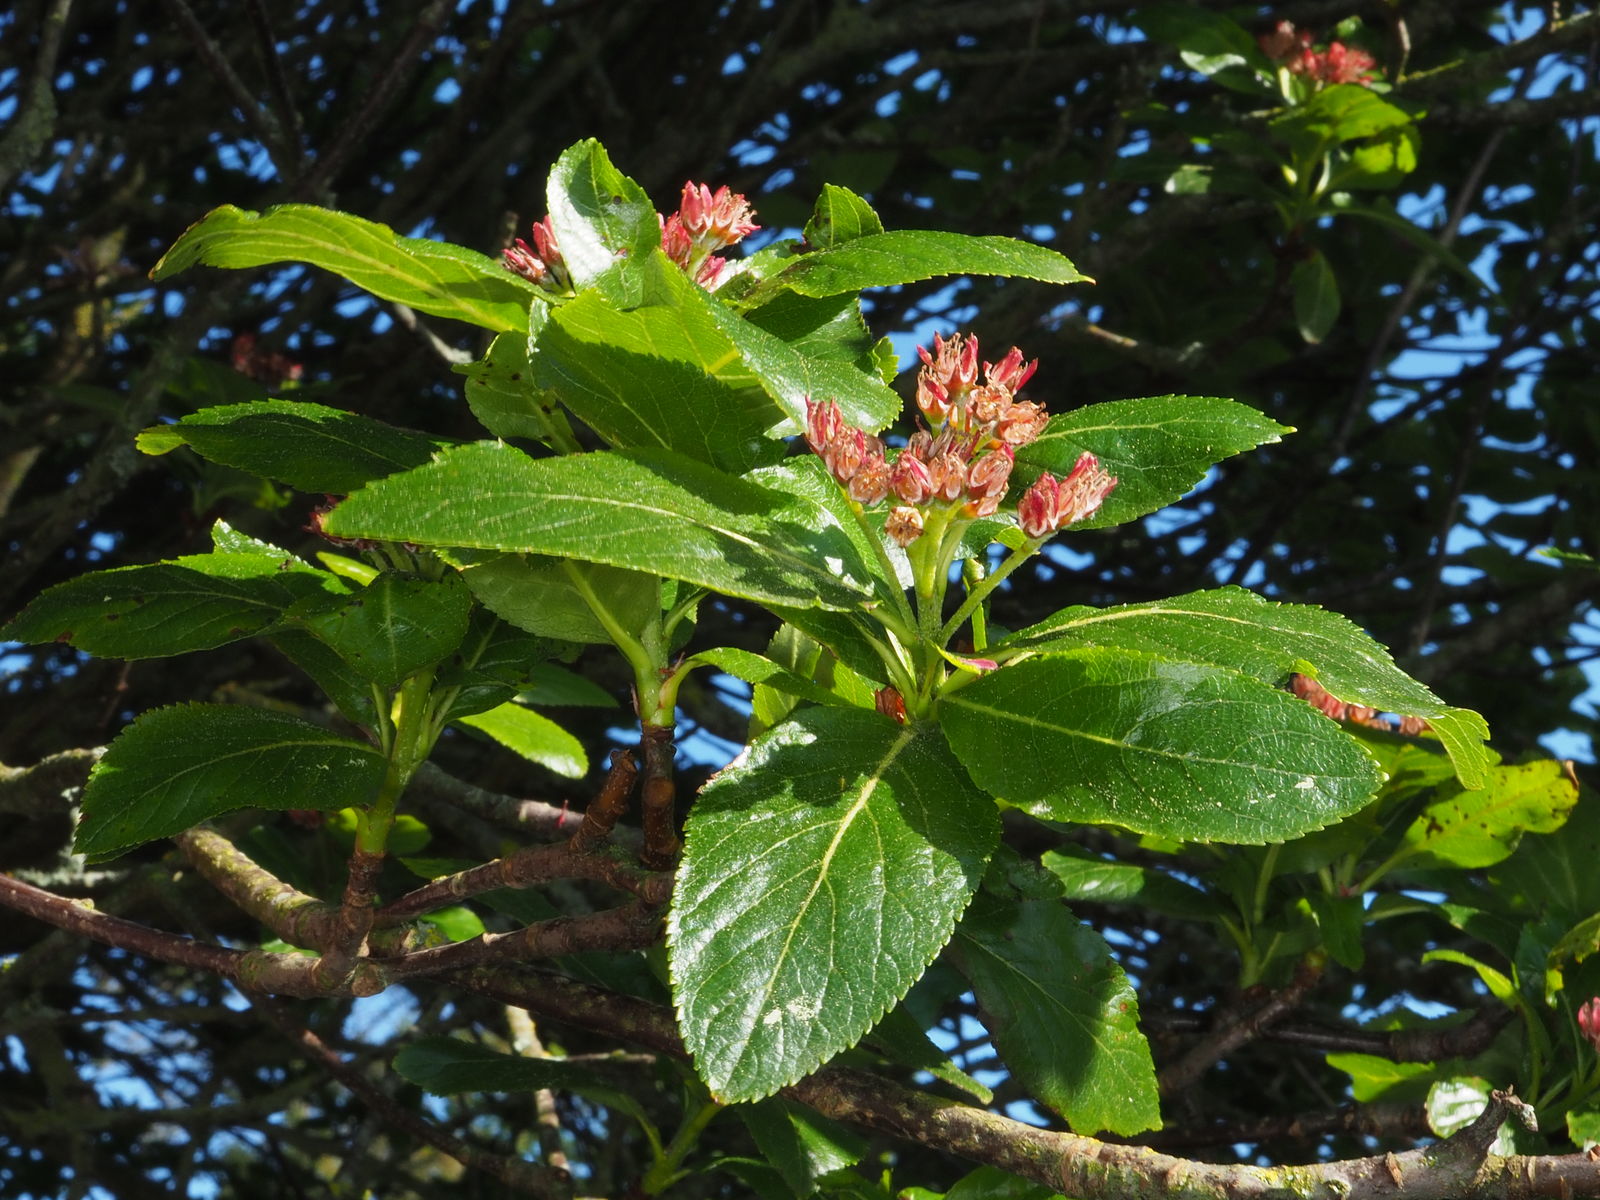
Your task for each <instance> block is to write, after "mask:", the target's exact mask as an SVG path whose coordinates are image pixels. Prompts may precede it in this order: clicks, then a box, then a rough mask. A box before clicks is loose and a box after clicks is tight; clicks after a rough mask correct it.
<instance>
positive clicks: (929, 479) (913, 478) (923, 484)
mask: <svg viewBox="0 0 1600 1200" xmlns="http://www.w3.org/2000/svg"><path fill="white" fill-rule="evenodd" d="M889 488H890V490H892V491H893V492H894V494H895V495H896V496H898V497H899V498H900V499H902V500H904V501H905V502H906V503H907V504H921V503H922V502H923V501H924V500H926V499H927V498H928V497H929V496H931V495H932V494H933V476H932V475H930V474H929V473H928V466H927V464H926V463H924V462H923V461H922V460H921V459H919V458H917V457H916V455H914V454H911V453H910V452H909V451H905V450H902V451H901V452H900V457H899V458H897V459H895V463H894V469H893V470H892V471H890V472H889Z"/></svg>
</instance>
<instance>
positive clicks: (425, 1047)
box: [394, 1037, 598, 1096]
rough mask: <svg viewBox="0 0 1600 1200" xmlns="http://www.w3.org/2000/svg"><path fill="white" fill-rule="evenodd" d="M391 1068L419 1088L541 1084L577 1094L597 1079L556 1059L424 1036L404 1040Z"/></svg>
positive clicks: (441, 1091) (498, 1088)
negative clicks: (533, 1056)
mask: <svg viewBox="0 0 1600 1200" xmlns="http://www.w3.org/2000/svg"><path fill="white" fill-rule="evenodd" d="M394 1069H395V1071H397V1072H398V1073H399V1074H400V1076H401V1077H402V1078H403V1079H407V1080H410V1081H411V1082H412V1083H414V1084H416V1085H417V1086H418V1087H419V1088H421V1089H422V1090H423V1091H425V1092H432V1093H433V1094H434V1095H436V1096H450V1095H454V1094H456V1093H458V1092H525V1091H534V1090H536V1089H541V1088H554V1089H558V1090H563V1091H577V1092H583V1091H585V1090H587V1088H586V1085H590V1084H593V1083H596V1082H598V1081H597V1080H596V1079H595V1076H594V1073H593V1072H592V1071H590V1070H589V1069H588V1068H586V1067H583V1066H580V1065H576V1064H573V1063H569V1062H567V1061H565V1060H564V1059H559V1058H527V1057H524V1056H522V1055H516V1054H501V1053H500V1052H499V1051H497V1050H491V1049H489V1048H488V1047H487V1046H478V1045H475V1044H473V1043H472V1042H464V1041H462V1040H461V1039H460V1038H452V1037H425V1038H418V1039H416V1040H415V1041H412V1042H408V1043H407V1044H406V1045H405V1046H403V1047H401V1050H400V1053H399V1054H397V1055H395V1057H394Z"/></svg>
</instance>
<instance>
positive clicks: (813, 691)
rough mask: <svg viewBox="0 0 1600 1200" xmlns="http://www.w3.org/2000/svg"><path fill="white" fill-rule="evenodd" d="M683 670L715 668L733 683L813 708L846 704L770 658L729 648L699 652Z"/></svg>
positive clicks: (686, 663)
mask: <svg viewBox="0 0 1600 1200" xmlns="http://www.w3.org/2000/svg"><path fill="white" fill-rule="evenodd" d="M683 665H684V666H685V667H695V666H700V665H705V666H711V667H716V668H717V669H718V670H719V671H726V672H727V673H728V674H729V675H732V676H733V677H734V678H735V679H742V680H744V681H745V682H746V683H748V684H751V685H755V684H760V685H762V686H764V687H769V688H772V689H773V690H774V691H778V692H783V693H784V694H785V695H789V696H797V697H799V698H800V699H802V700H809V701H811V702H812V703H813V704H832V705H843V704H845V703H846V701H845V700H843V699H842V698H841V697H839V696H838V695H837V694H835V693H834V692H831V691H829V690H828V689H827V688H825V687H822V686H820V685H818V684H816V683H813V682H812V681H811V680H810V679H807V678H806V677H805V676H803V675H797V674H795V672H793V671H791V670H789V669H788V668H787V667H782V666H779V665H778V664H777V663H775V662H773V661H772V660H771V659H770V658H763V657H762V656H761V655H759V654H756V653H754V652H753V651H750V650H740V649H738V648H736V647H733V646H720V647H717V648H716V649H712V650H701V651H700V652H699V653H697V654H695V655H692V656H691V657H689V658H687V659H685V660H684V662H683Z"/></svg>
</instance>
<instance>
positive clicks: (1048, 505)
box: [1017, 471, 1060, 538]
mask: <svg viewBox="0 0 1600 1200" xmlns="http://www.w3.org/2000/svg"><path fill="white" fill-rule="evenodd" d="M1059 490H1060V484H1058V483H1057V482H1056V477H1055V476H1054V475H1052V474H1050V472H1049V471H1046V472H1044V474H1042V475H1040V476H1039V478H1037V479H1035V480H1034V481H1033V482H1032V483H1030V484H1029V485H1028V490H1027V491H1025V492H1023V493H1022V499H1021V500H1019V501H1017V523H1018V524H1020V525H1021V526H1022V532H1023V533H1025V534H1027V535H1028V536H1029V537H1030V538H1042V537H1045V536H1046V535H1048V534H1051V533H1054V532H1055V528H1056V526H1055V512H1056V493H1057V492H1058V491H1059Z"/></svg>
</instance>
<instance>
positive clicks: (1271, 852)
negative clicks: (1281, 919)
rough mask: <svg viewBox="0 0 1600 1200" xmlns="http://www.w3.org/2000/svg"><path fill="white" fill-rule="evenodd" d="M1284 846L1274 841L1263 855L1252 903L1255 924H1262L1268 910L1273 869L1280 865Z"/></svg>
mask: <svg viewBox="0 0 1600 1200" xmlns="http://www.w3.org/2000/svg"><path fill="white" fill-rule="evenodd" d="M1282 848H1283V847H1282V845H1281V844H1280V843H1277V842H1274V843H1273V844H1272V845H1270V846H1268V847H1267V852H1266V853H1265V854H1264V855H1262V856H1261V873H1260V874H1259V875H1258V876H1257V877H1256V894H1255V900H1254V902H1253V904H1252V905H1251V910H1252V911H1251V917H1250V921H1251V924H1253V925H1259V924H1261V918H1262V917H1264V916H1265V915H1266V912H1267V888H1268V887H1269V886H1270V885H1271V883H1272V869H1273V868H1274V867H1275V866H1277V865H1278V851H1279V850H1281V849H1282Z"/></svg>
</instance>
